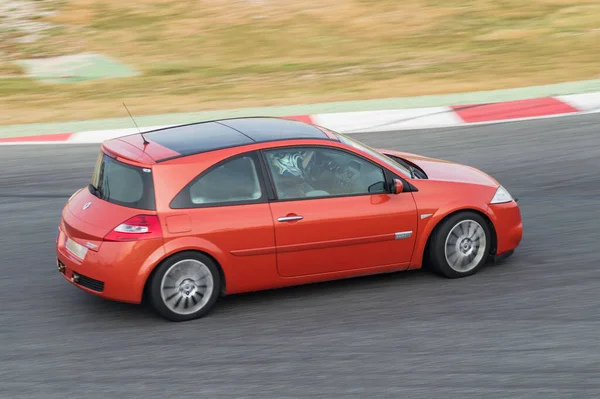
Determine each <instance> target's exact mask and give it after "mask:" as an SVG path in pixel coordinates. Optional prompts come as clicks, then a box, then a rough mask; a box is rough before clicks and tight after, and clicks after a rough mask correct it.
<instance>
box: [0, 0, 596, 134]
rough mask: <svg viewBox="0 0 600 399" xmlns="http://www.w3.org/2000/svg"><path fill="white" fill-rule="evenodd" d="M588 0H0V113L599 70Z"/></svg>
mask: <svg viewBox="0 0 600 399" xmlns="http://www.w3.org/2000/svg"><path fill="white" fill-rule="evenodd" d="M599 21H600V1H598V0H530V1H526V2H524V1H520V0H503V1H498V0H452V1H449V0H440V1H438V0H392V1H390V0H343V1H342V0H318V1H315V0H295V1H289V0H194V1H172V0H130V1H122V0H102V1H97V0H96V1H94V0H76V1H69V0H37V1H35V0H2V1H0V109H1V110H2V112H0V124H3V125H6V124H21V123H32V122H56V121H64V120H72V119H89V118H105V117H122V116H125V115H124V111H123V108H122V104H121V103H122V101H126V102H127V104H128V106H129V108H130V109H131V111H132V112H133V113H134V114H136V115H147V114H153V113H155V114H156V113H171V112H182V111H201V110H209V109H230V108H239V107H249V106H263V105H287V104H309V103H315V102H329V101H342V100H364V99H373V98H385V97H403V96H415V95H423V94H445V93H456V92H466V91H476V90H489V89H503V88H512V87H522V86H533V85H544V84H550V83H558V82H564V81H574V80H585V79H594V78H598V77H600V74H599V71H598V62H599V61H600V51H598V49H599V44H600V22H599Z"/></svg>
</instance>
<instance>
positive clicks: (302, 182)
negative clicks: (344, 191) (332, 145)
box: [268, 150, 329, 198]
mask: <svg viewBox="0 0 600 399" xmlns="http://www.w3.org/2000/svg"><path fill="white" fill-rule="evenodd" d="M314 156H315V152H314V151H310V150H309V151H298V150H282V151H279V152H276V153H271V154H269V156H268V158H269V163H271V170H272V171H273V174H274V178H275V179H276V180H277V182H276V183H277V184H276V186H277V195H278V196H279V197H280V198H303V197H317V196H324V195H329V193H328V192H327V191H324V190H318V189H316V188H315V187H313V186H312V185H311V184H310V181H311V180H314V179H312V178H311V177H310V175H309V173H308V172H309V170H310V167H309V165H310V163H311V162H313V161H314Z"/></svg>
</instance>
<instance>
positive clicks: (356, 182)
mask: <svg viewBox="0 0 600 399" xmlns="http://www.w3.org/2000/svg"><path fill="white" fill-rule="evenodd" d="M265 153H266V158H267V164H268V167H269V169H270V172H271V175H272V176H273V180H274V185H275V190H276V192H277V196H278V198H280V199H300V198H307V197H328V196H343V195H357V194H369V193H370V194H375V193H382V192H385V174H384V172H383V169H382V168H381V167H379V166H378V165H375V164H373V163H372V162H369V161H368V160H366V159H363V158H361V157H358V156H356V155H353V154H350V153H348V152H346V151H341V150H337V149H331V148H325V147H286V148H277V149H273V150H269V151H266V152H265Z"/></svg>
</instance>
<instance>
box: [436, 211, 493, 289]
mask: <svg viewBox="0 0 600 399" xmlns="http://www.w3.org/2000/svg"><path fill="white" fill-rule="evenodd" d="M490 247H491V232H490V228H489V226H488V224H487V222H486V220H485V219H484V218H483V217H482V216H481V215H479V214H478V213H475V212H471V211H464V212H460V213H457V214H454V215H452V216H450V217H449V218H448V219H446V220H444V221H443V222H442V223H441V224H440V225H439V226H438V227H437V228H436V229H435V231H434V233H433V236H432V239H431V245H430V247H429V254H428V255H429V261H430V266H431V267H432V269H433V271H434V272H436V273H437V274H439V275H442V276H444V277H447V278H460V277H467V276H470V275H472V274H475V273H476V272H477V271H478V270H479V269H480V268H481V267H482V266H483V265H484V264H485V263H486V262H487V260H488V255H489V253H490ZM461 262H462V263H461Z"/></svg>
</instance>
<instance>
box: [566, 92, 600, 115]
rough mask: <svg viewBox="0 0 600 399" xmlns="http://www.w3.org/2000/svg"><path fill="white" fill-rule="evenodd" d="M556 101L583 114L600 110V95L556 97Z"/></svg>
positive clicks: (586, 94) (587, 94) (584, 94)
mask: <svg viewBox="0 0 600 399" xmlns="http://www.w3.org/2000/svg"><path fill="white" fill-rule="evenodd" d="M556 99H558V100H560V101H562V102H564V103H567V104H569V105H570V106H571V107H573V108H577V109H578V110H580V111H583V112H597V111H599V110H600V93H583V94H571V95H568V96H557V97H556Z"/></svg>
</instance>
